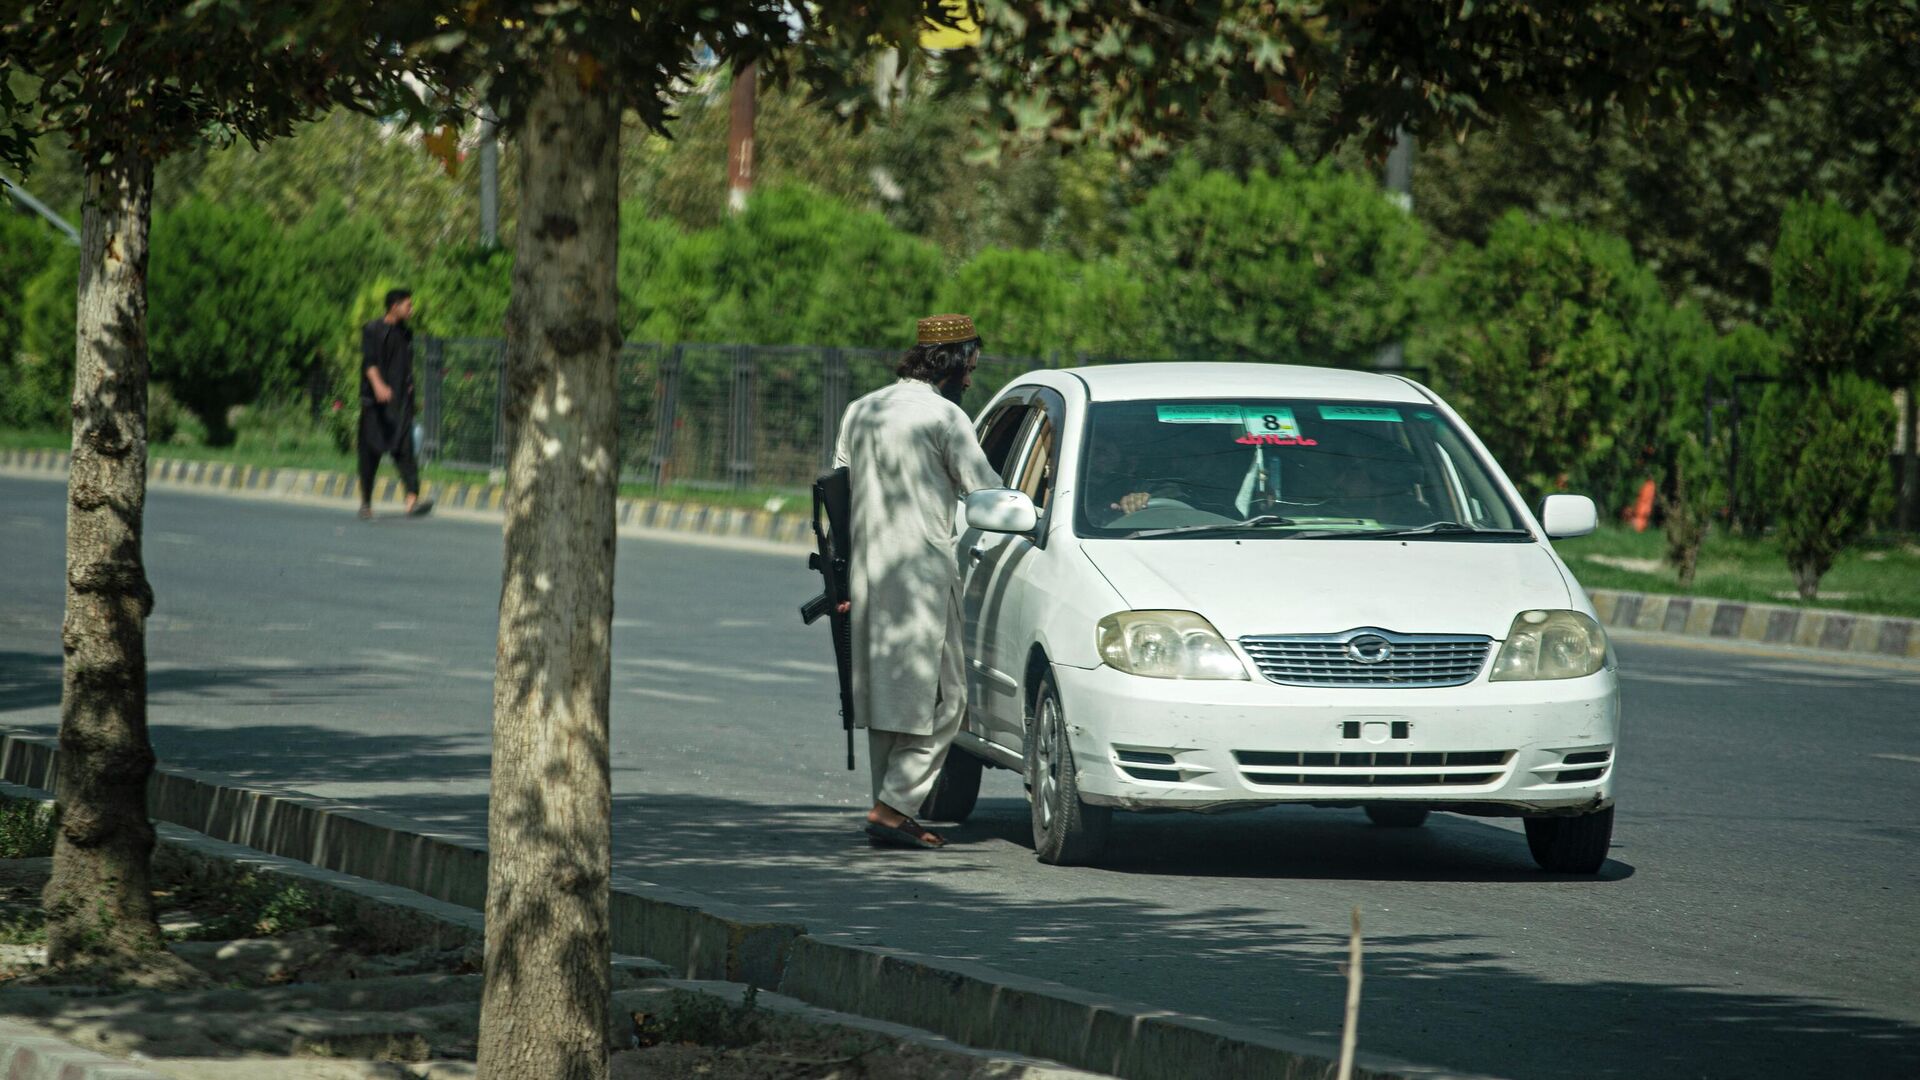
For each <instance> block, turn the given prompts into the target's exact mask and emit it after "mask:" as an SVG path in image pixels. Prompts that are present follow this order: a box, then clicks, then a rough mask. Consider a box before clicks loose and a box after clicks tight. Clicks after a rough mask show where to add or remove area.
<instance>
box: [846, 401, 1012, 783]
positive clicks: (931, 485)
mask: <svg viewBox="0 0 1920 1080" xmlns="http://www.w3.org/2000/svg"><path fill="white" fill-rule="evenodd" d="M835 462H836V465H844V466H848V470H849V472H850V474H851V480H852V491H853V507H852V509H853V559H852V564H851V566H850V567H849V571H848V576H849V578H850V579H851V580H850V582H849V586H850V588H849V594H850V595H849V599H850V600H851V601H852V604H853V607H852V610H851V612H850V613H849V614H850V617H851V619H852V623H853V714H854V723H855V724H857V725H858V726H860V727H864V728H866V729H867V748H868V753H869V757H870V758H871V763H872V766H873V797H874V800H875V801H876V802H883V803H885V804H887V805H888V806H891V807H893V808H894V809H895V810H898V811H899V812H900V813H902V814H906V815H908V816H912V815H914V814H917V813H919V812H920V805H921V803H923V802H924V801H925V800H926V797H927V795H928V794H929V793H930V792H931V791H932V790H933V784H934V780H935V779H936V778H937V777H938V776H939V775H940V767H941V765H942V764H944V763H945V761H946V757H947V748H948V747H949V746H950V745H952V743H953V737H954V735H955V734H957V733H958V732H959V730H960V721H961V718H962V716H964V715H965V713H966V705H967V684H966V671H965V667H964V665H965V663H966V659H965V655H964V653H963V652H962V637H961V621H960V567H959V564H958V561H957V558H956V555H955V545H954V535H955V533H954V510H955V504H956V503H957V502H958V501H959V500H960V499H962V498H964V497H965V496H966V494H967V493H968V492H970V491H975V490H978V489H981V488H991V487H999V486H1000V484H1001V480H1000V476H999V474H998V473H996V472H995V471H994V469H993V467H992V466H991V465H989V464H987V458H986V455H985V454H983V453H981V452H980V445H979V443H977V442H976V441H975V440H974V434H973V425H972V424H971V423H970V422H969V421H968V419H967V414H966V413H965V412H963V411H961V409H960V407H959V406H957V405H955V404H953V403H952V402H950V401H948V400H947V399H946V398H945V397H942V396H941V394H940V392H939V391H938V390H937V389H936V388H935V387H934V386H933V384H931V383H927V382H921V381H919V380H917V379H901V380H900V381H899V382H897V383H894V384H893V385H892V386H888V387H885V388H883V389H880V390H876V391H874V392H873V393H871V394H868V395H867V396H865V397H863V398H861V399H860V400H858V401H855V402H854V403H853V404H852V405H850V406H848V407H847V413H846V416H845V418H844V419H842V420H841V422H840V439H839V445H838V448H837V452H836V454H835Z"/></svg>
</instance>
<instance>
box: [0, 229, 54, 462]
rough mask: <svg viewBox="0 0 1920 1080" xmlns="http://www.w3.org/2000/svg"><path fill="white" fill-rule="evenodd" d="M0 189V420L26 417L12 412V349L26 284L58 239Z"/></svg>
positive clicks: (22, 320)
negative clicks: (15, 207)
mask: <svg viewBox="0 0 1920 1080" xmlns="http://www.w3.org/2000/svg"><path fill="white" fill-rule="evenodd" d="M7 202H8V200H7V199H6V198H5V194H4V193H0V387H4V389H0V423H9V424H22V423H26V422H27V421H26V420H24V419H23V418H20V417H18V416H16V415H15V414H14V405H13V403H12V398H13V397H14V389H15V388H16V387H17V386H18V384H19V383H20V381H21V379H22V377H23V376H22V373H21V372H20V371H19V370H18V368H17V364H18V361H17V360H16V358H15V353H17V352H18V351H19V349H20V340H21V336H22V334H23V333H24V331H25V329H26V314H25V313H26V299H27V286H28V284H29V283H30V282H32V281H33V279H34V278H35V277H37V276H38V275H39V274H40V272H41V269H42V268H43V267H44V266H45V265H46V263H47V260H48V259H49V258H50V257H51V256H52V255H53V250H54V246H55V244H56V243H59V242H60V241H58V240H57V239H56V238H55V236H54V235H53V232H52V230H51V229H48V228H47V227H46V226H45V225H44V224H42V223H41V222H40V220H39V219H38V218H32V217H28V216H27V215H25V214H19V213H14V212H13V211H12V208H11V207H9V206H8V205H7Z"/></svg>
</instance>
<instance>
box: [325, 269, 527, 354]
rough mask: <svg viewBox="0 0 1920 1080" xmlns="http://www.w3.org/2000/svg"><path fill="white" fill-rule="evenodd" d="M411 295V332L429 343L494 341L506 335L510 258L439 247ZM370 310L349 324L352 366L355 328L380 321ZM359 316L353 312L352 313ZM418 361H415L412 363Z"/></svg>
mask: <svg viewBox="0 0 1920 1080" xmlns="http://www.w3.org/2000/svg"><path fill="white" fill-rule="evenodd" d="M405 287H407V288H411V289H412V290H413V306H414V322H413V326H414V330H415V332H416V333H419V334H431V335H433V336H435V337H447V338H462V337H482V338H497V337H502V336H504V335H505V334H506V323H507V302H508V300H509V299H511V297H512V294H513V252H511V251H509V250H507V249H506V248H503V247H493V248H484V247H479V246H471V247H444V248H439V249H437V250H435V251H434V253H433V256H432V257H431V258H430V259H428V260H427V264H426V266H425V267H424V268H423V269H422V270H421V272H420V279H419V281H418V282H416V283H414V284H411V285H407V286H405ZM384 292H385V290H382V296H381V297H379V298H377V300H376V303H375V304H374V309H375V310H373V311H371V312H366V313H365V315H366V317H365V318H362V319H359V320H358V321H357V322H355V323H354V337H353V341H354V354H355V363H358V358H359V349H360V327H361V326H362V325H365V324H366V323H367V322H368V321H369V320H372V319H375V318H378V317H380V315H382V314H384V310H383V309H382V308H381V307H380V303H379V302H378V300H384V299H385V297H384ZM356 314H359V312H356ZM419 359H420V358H419V357H418V356H415V357H414V360H415V362H416V363H418V362H419Z"/></svg>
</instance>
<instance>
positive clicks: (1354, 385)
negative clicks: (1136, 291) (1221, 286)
mask: <svg viewBox="0 0 1920 1080" xmlns="http://www.w3.org/2000/svg"><path fill="white" fill-rule="evenodd" d="M1034 374H1035V375H1054V376H1056V378H1053V379H1050V378H1033V377H1031V376H1029V377H1028V378H1024V379H1022V380H1020V381H1022V382H1029V381H1031V382H1042V383H1056V382H1057V376H1062V375H1066V376H1073V377H1074V378H1077V379H1078V380H1079V381H1080V383H1081V384H1082V385H1084V386H1085V387H1086V388H1087V397H1088V400H1090V401H1141V400H1155V399H1159V398H1209V397H1253V396H1259V397H1282V398H1286V397H1302V398H1335V399H1344V400H1363V401H1404V402H1415V403H1420V402H1425V401H1426V400H1427V398H1426V396H1425V395H1424V394H1422V393H1421V390H1420V387H1419V386H1418V385H1416V384H1415V383H1412V382H1410V381H1408V380H1406V379H1402V378H1398V377H1395V376H1392V375H1381V374H1377V373H1375V372H1371V371H1348V370H1343V369H1340V368H1324V367H1303V366H1297V365H1293V364H1261V363H1243V364H1234V363H1205V362H1190V363H1157V364H1100V365H1095V366H1091V367H1077V368H1065V369H1057V370H1055V371H1053V372H1036V373H1034Z"/></svg>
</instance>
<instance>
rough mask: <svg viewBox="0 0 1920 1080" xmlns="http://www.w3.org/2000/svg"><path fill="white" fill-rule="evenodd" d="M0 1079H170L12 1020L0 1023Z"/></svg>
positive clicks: (0, 1021)
mask: <svg viewBox="0 0 1920 1080" xmlns="http://www.w3.org/2000/svg"><path fill="white" fill-rule="evenodd" d="M0 1076H4V1077H6V1078H7V1080H169V1078H168V1077H166V1076H164V1075H162V1074H160V1073H157V1072H153V1071H151V1070H148V1069H143V1068H141V1067H140V1066H138V1065H135V1064H133V1063H132V1062H129V1061H122V1060H121V1059H119V1058H116V1057H108V1056H107V1055H105V1054H96V1053H94V1052H93V1051H91V1050H83V1049H81V1048H80V1047H78V1046H75V1045H73V1044H72V1043H70V1042H64V1041H62V1040H60V1039H56V1038H54V1037H53V1036H51V1035H48V1034H46V1033H44V1032H42V1031H41V1030H40V1029H39V1028H36V1027H31V1026H29V1025H26V1024H19V1023H15V1022H14V1021H12V1020H0Z"/></svg>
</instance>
